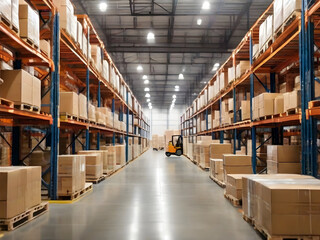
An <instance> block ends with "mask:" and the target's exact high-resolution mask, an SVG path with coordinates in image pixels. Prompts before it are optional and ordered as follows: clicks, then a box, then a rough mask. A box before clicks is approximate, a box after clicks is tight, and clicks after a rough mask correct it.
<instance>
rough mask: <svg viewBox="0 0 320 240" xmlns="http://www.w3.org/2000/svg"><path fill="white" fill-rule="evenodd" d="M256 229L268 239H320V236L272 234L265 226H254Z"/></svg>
mask: <svg viewBox="0 0 320 240" xmlns="http://www.w3.org/2000/svg"><path fill="white" fill-rule="evenodd" d="M254 229H255V230H256V231H257V232H259V233H260V234H261V235H263V236H264V237H265V238H266V239H267V240H320V236H298V235H292V236H291V235H274V236H271V235H270V234H269V233H268V232H267V231H266V230H265V229H264V228H263V227H261V226H257V225H255V226H254Z"/></svg>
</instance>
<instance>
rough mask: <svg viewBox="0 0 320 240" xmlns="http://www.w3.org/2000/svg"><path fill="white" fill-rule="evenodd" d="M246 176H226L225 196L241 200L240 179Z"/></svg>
mask: <svg viewBox="0 0 320 240" xmlns="http://www.w3.org/2000/svg"><path fill="white" fill-rule="evenodd" d="M244 176H247V174H228V175H227V181H226V191H225V194H227V195H229V196H232V197H233V198H235V199H237V200H242V178H243V177H244Z"/></svg>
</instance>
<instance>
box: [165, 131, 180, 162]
mask: <svg viewBox="0 0 320 240" xmlns="http://www.w3.org/2000/svg"><path fill="white" fill-rule="evenodd" d="M182 154H183V140H182V136H181V135H173V136H172V139H171V141H170V142H169V144H168V151H167V152H166V156H167V157H170V156H171V155H176V156H181V155H182Z"/></svg>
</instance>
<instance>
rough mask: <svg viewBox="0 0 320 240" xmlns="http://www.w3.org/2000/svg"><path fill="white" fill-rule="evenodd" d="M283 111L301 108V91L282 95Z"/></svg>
mask: <svg viewBox="0 0 320 240" xmlns="http://www.w3.org/2000/svg"><path fill="white" fill-rule="evenodd" d="M283 98H284V100H283V101H284V111H285V112H286V111H290V110H295V109H298V108H300V107H301V91H300V90H295V91H292V92H288V93H284V94H283Z"/></svg>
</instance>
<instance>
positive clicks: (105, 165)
mask: <svg viewBox="0 0 320 240" xmlns="http://www.w3.org/2000/svg"><path fill="white" fill-rule="evenodd" d="M78 154H80V155H99V157H100V159H101V164H102V168H103V172H105V171H107V169H108V150H103V149H102V147H101V150H87V151H79V152H78ZM86 165H87V163H86ZM97 167H98V166H97ZM100 176H101V175H100Z"/></svg>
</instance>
